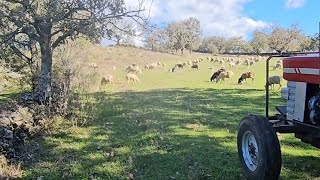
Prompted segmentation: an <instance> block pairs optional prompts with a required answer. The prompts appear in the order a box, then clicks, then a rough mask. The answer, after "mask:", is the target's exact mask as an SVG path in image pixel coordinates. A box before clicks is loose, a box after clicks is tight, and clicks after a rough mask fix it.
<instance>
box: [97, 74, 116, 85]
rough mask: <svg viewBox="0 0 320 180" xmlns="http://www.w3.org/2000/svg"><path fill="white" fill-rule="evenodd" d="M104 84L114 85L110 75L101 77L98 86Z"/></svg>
mask: <svg viewBox="0 0 320 180" xmlns="http://www.w3.org/2000/svg"><path fill="white" fill-rule="evenodd" d="M105 84H114V83H113V76H112V75H105V76H103V77H102V79H101V81H100V85H101V86H102V85H105Z"/></svg>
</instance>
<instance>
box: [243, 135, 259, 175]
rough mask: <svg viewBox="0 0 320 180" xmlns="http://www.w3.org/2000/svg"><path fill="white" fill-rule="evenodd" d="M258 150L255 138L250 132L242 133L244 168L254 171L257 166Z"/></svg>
mask: <svg viewBox="0 0 320 180" xmlns="http://www.w3.org/2000/svg"><path fill="white" fill-rule="evenodd" d="M258 155H259V149H258V145H257V141H256V138H255V137H254V136H253V134H252V133H251V132H250V131H247V132H246V133H244V135H243V137H242V156H243V159H244V162H245V163H246V166H247V167H248V168H249V169H250V170H251V171H255V170H256V169H257V166H258Z"/></svg>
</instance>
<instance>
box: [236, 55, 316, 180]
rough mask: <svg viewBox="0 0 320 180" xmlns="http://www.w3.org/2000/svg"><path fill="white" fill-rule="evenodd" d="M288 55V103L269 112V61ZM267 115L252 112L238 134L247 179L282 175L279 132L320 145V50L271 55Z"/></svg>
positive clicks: (285, 73) (285, 93)
mask: <svg viewBox="0 0 320 180" xmlns="http://www.w3.org/2000/svg"><path fill="white" fill-rule="evenodd" d="M273 57H284V59H283V78H284V79H285V80H287V81H288V85H287V87H285V88H283V89H282V90H281V93H282V97H283V98H285V99H286V100H287V105H286V106H277V107H275V108H276V110H277V111H278V114H276V115H274V116H269V88H268V87H269V86H268V76H269V61H270V60H271V59H272V58H273ZM266 64H267V65H266V70H267V75H266V77H267V84H266V116H265V117H264V116H258V115H249V116H247V117H245V118H244V119H243V120H242V121H241V123H240V125H239V130H238V136H237V145H238V156H239V159H240V163H241V166H242V169H243V172H244V175H245V177H246V178H247V179H254V180H260V179H268V180H269V179H278V178H279V175H280V171H281V163H282V159H281V150H280V144H279V140H278V137H277V134H276V132H278V133H294V135H295V137H296V138H299V139H301V141H302V142H305V143H309V144H311V145H312V146H314V147H317V148H320V54H318V53H317V54H315V53H314V54H307V55H306V54H303V55H281V56H271V57H269V58H268V60H267V63H266Z"/></svg>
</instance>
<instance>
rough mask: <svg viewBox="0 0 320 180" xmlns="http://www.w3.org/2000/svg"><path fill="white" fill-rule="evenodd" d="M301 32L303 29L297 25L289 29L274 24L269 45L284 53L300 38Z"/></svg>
mask: <svg viewBox="0 0 320 180" xmlns="http://www.w3.org/2000/svg"><path fill="white" fill-rule="evenodd" d="M300 33H301V30H300V29H299V28H298V27H297V26H292V27H291V28H288V29H285V28H282V27H278V26H273V27H272V31H271V34H270V36H269V47H270V48H271V49H273V50H275V51H277V52H278V53H279V54H282V53H283V52H284V51H288V50H289V49H290V46H292V45H293V44H292V43H293V42H294V41H295V40H298V39H299V34H300ZM291 49H292V48H291Z"/></svg>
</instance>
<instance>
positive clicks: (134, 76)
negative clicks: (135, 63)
mask: <svg viewBox="0 0 320 180" xmlns="http://www.w3.org/2000/svg"><path fill="white" fill-rule="evenodd" d="M130 80H132V81H133V83H134V84H136V83H137V82H138V83H140V79H139V78H138V76H137V75H135V74H131V73H129V74H127V75H126V81H127V83H129V82H130Z"/></svg>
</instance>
